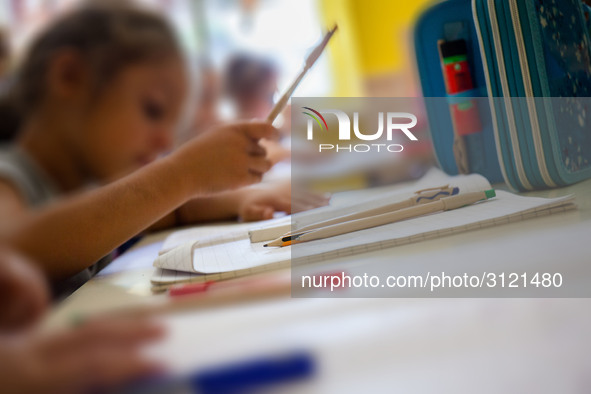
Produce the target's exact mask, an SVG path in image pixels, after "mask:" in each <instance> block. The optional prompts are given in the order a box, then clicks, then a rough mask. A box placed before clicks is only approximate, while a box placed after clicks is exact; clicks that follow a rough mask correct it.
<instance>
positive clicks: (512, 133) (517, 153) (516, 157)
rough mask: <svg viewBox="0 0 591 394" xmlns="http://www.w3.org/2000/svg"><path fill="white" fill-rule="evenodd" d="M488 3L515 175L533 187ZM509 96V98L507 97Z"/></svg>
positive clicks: (494, 16) (491, 0) (492, 7)
mask: <svg viewBox="0 0 591 394" xmlns="http://www.w3.org/2000/svg"><path fill="white" fill-rule="evenodd" d="M487 5H488V14H489V18H490V22H491V30H492V37H493V45H492V47H493V48H494V50H495V54H496V57H497V65H498V68H499V70H498V71H499V79H500V82H501V87H502V92H503V97H504V98H503V102H504V104H505V108H506V111H507V119H508V125H509V139H510V141H511V146H512V148H513V162H514V164H515V169H516V170H517V171H516V172H517V177H518V180H519V183H520V184H521V185H522V186H523V188H525V189H533V188H532V185H531V183H530V181H529V179H528V178H527V175H526V174H525V171H524V169H523V163H522V159H521V150H520V148H519V140H518V138H517V132H516V125H515V116H514V113H513V105H512V102H511V93H510V90H509V86H508V82H507V77H506V68H505V61H504V58H503V51H502V44H501V39H500V32H499V25H498V19H497V13H496V9H495V0H487ZM507 98H509V99H507ZM493 99H494V98H493Z"/></svg>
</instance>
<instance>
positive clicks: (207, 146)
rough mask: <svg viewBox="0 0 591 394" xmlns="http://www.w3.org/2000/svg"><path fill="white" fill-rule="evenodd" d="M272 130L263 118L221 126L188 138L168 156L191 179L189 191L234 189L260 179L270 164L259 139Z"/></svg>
mask: <svg viewBox="0 0 591 394" xmlns="http://www.w3.org/2000/svg"><path fill="white" fill-rule="evenodd" d="M275 133H277V130H276V129H275V128H274V127H273V126H271V125H270V124H268V123H264V122H251V123H238V124H233V125H226V126H221V127H219V128H216V129H213V130H210V131H208V132H206V133H204V134H203V135H201V136H199V137H197V138H195V139H194V140H192V141H190V142H188V143H187V144H185V145H184V146H183V147H181V148H180V149H179V150H178V151H177V152H176V153H174V154H173V155H172V156H173V157H172V158H173V159H174V160H175V161H176V163H177V164H179V165H180V169H179V170H180V171H183V172H184V173H185V174H187V181H188V182H193V191H194V193H193V195H195V194H201V195H203V194H212V193H217V192H221V191H224V190H231V189H237V188H239V187H243V186H247V185H250V184H253V183H257V182H260V181H261V179H262V177H263V174H264V173H265V172H267V171H268V170H269V169H270V168H271V163H270V162H269V161H268V160H267V159H266V158H265V156H266V151H265V149H264V148H263V147H262V146H260V145H259V140H260V139H261V138H268V137H272V136H273V134H275Z"/></svg>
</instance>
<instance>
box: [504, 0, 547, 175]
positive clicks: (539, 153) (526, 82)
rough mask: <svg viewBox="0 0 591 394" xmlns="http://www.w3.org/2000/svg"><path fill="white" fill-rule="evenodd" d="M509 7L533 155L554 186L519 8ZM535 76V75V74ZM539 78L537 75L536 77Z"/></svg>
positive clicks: (512, 4) (511, 2)
mask: <svg viewBox="0 0 591 394" xmlns="http://www.w3.org/2000/svg"><path fill="white" fill-rule="evenodd" d="M509 8H510V10H511V19H512V21H513V30H514V32H515V41H516V44H517V52H518V54H519V64H520V66H521V71H522V73H523V76H524V77H523V87H524V88H525V95H526V98H525V100H526V101H527V107H528V113H529V119H530V124H531V131H532V138H533V142H534V148H535V149H534V151H535V157H536V159H537V163H538V168H539V170H540V175H541V176H542V179H543V180H544V183H546V186H550V187H556V183H555V182H554V180H553V179H552V177H551V176H550V173H549V172H548V167H547V164H546V158H545V155H544V148H543V144H542V138H541V130H540V124H539V121H538V111H537V109H536V102H535V100H536V99H535V97H534V91H533V86H532V79H531V77H532V75H531V73H530V68H529V62H528V59H527V52H526V50H525V42H524V40H523V31H522V28H521V21H520V19H519V8H518V6H517V0H509ZM536 77H537V76H536ZM538 79H539V77H538Z"/></svg>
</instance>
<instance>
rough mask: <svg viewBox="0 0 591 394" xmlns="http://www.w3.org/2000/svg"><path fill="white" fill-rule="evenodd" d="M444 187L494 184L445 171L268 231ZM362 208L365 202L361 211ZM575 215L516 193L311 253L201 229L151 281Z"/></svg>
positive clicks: (163, 261) (349, 237) (239, 272)
mask: <svg viewBox="0 0 591 394" xmlns="http://www.w3.org/2000/svg"><path fill="white" fill-rule="evenodd" d="M445 184H449V185H451V186H457V187H459V188H460V192H461V193H467V192H471V191H478V190H486V189H490V188H491V186H490V184H489V183H488V181H487V180H486V179H485V178H484V177H482V176H480V175H474V174H473V175H468V176H454V177H450V176H447V175H445V174H444V173H442V172H441V171H439V170H432V171H430V172H429V173H428V174H427V175H425V177H424V178H423V179H421V180H420V181H418V182H416V183H415V184H414V185H413V186H410V187H407V188H403V189H397V190H391V191H383V190H382V191H379V192H378V194H377V195H368V194H363V193H367V192H365V191H364V192H354V193H350V194H349V195H343V196H342V198H340V200H341V201H339V198H337V199H336V201H335V202H334V204H333V203H331V206H329V207H324V208H320V209H316V210H312V211H308V212H305V213H302V214H298V215H294V216H293V217H291V218H290V217H286V218H282V219H276V220H273V221H269V222H267V223H266V225H267V226H268V227H274V226H277V227H281V226H284V225H285V223H286V221H288V220H290V219H291V220H292V225H293V226H294V228H296V229H297V228H298V227H303V226H305V225H308V224H310V223H314V222H317V221H322V220H326V219H329V218H332V217H336V216H341V215H345V214H348V213H352V212H357V211H359V210H360V209H367V208H368V207H376V206H380V205H386V204H389V203H392V202H396V201H401V200H403V199H406V198H409V197H410V196H412V194H413V193H414V192H415V191H416V190H420V189H424V188H428V187H437V186H442V185H445ZM361 200H362V201H364V202H363V203H358V201H361ZM349 201H356V203H354V204H350V203H348V202H349ZM574 208H576V206H575V204H574V197H573V196H566V197H561V198H555V199H545V198H536V197H521V196H517V195H514V194H512V193H509V192H504V191H497V197H496V198H494V199H492V200H487V201H484V202H481V203H478V204H474V205H471V206H467V207H463V208H460V209H456V210H452V211H445V212H441V213H437V214H432V215H427V216H422V217H418V218H414V219H410V220H405V221H402V222H397V223H391V224H387V225H384V226H379V227H375V228H370V229H366V230H361V231H356V232H352V233H348V234H343V235H339V236H335V237H331V238H326V239H323V240H318V241H310V242H306V243H305V247H303V246H304V244H300V245H295V246H288V247H283V248H264V247H263V245H264V244H265V241H263V242H255V243H252V242H251V241H250V238H249V233H248V229H249V228H250V227H261V224H258V225H255V226H253V225H251V226H250V227H249V226H248V225H247V224H246V225H245V224H239V225H233V226H230V227H226V228H223V229H220V231H219V232H218V233H217V234H212V233H211V229H210V230H208V231H209V232H208V233H207V234H204V233H203V230H199V229H198V228H196V229H194V230H191V229H189V230H184V233H182V234H172V235H171V238H169V239H168V240H167V241H165V244H164V248H163V250H164V253H162V254H161V255H160V256H159V257H158V258H157V259H156V260H155V261H154V266H155V267H156V270H155V272H154V274H153V276H152V284H153V285H155V286H166V285H169V284H172V283H179V282H197V281H209V280H221V279H229V278H235V277H240V276H246V275H250V274H253V273H257V272H262V271H268V270H272V269H277V268H280V267H287V266H289V265H290V263H291V264H306V263H314V262H319V261H323V260H329V259H333V258H338V257H343V256H350V255H355V254H359V253H364V252H370V251H375V250H380V249H387V248H391V247H394V246H398V245H403V244H408V243H411V242H418V241H422V240H426V239H431V238H436V237H441V236H444V235H448V234H456V233H460V232H464V231H472V230H476V229H479V228H484V227H490V226H495V225H500V224H504V223H510V222H514V221H519V220H524V219H528V218H531V217H536V216H542V215H548V214H552V213H557V212H564V211H566V210H571V209H574ZM200 231H201V232H200ZM270 234H272V232H270ZM273 237H274V236H273ZM179 240H182V242H179ZM179 243H180V244H179ZM293 248H298V249H297V250H294V249H293Z"/></svg>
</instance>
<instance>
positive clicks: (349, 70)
mask: <svg viewBox="0 0 591 394" xmlns="http://www.w3.org/2000/svg"><path fill="white" fill-rule="evenodd" d="M430 3H433V0H391V1H388V0H320V3H319V5H320V12H321V14H322V18H323V21H324V22H325V24H326V25H327V26H331V25H332V24H333V23H335V22H336V23H338V25H339V32H338V36H335V39H334V40H333V42H332V43H331V44H330V45H331V47H330V48H331V64H332V67H333V69H334V81H335V93H334V94H335V95H338V96H360V95H362V94H363V92H362V87H363V81H364V78H366V77H368V76H373V75H380V74H391V73H404V72H406V71H407V68H408V67H409V66H410V64H412V62H410V61H409V59H408V57H409V56H410V55H412V53H411V52H410V51H412V48H411V47H410V40H411V39H412V27H413V25H414V22H415V20H416V19H417V17H418V15H419V14H420V13H421V12H422V10H424V9H425V7H426V6H427V5H428V4H430Z"/></svg>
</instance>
